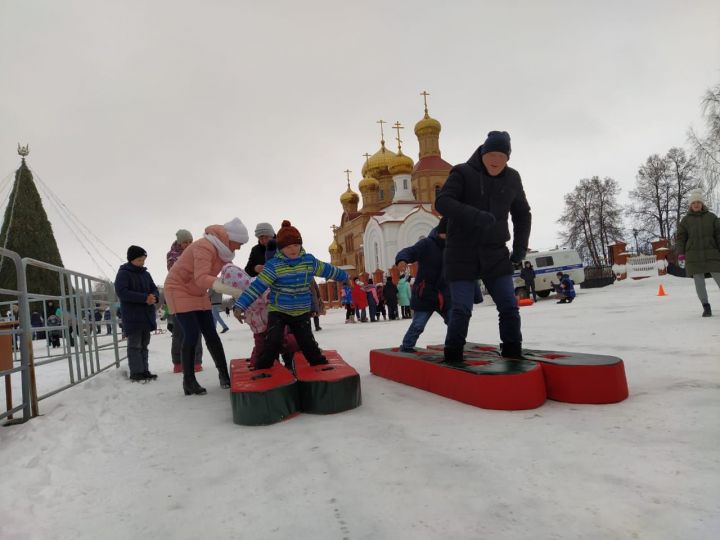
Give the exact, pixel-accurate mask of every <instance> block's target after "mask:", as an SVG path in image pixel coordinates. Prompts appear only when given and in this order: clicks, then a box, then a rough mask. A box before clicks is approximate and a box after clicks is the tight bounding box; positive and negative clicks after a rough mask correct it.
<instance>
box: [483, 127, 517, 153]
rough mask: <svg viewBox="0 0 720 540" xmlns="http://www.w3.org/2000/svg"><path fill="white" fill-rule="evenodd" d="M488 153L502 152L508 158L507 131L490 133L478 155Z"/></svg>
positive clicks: (509, 149) (508, 135) (508, 136)
mask: <svg viewBox="0 0 720 540" xmlns="http://www.w3.org/2000/svg"><path fill="white" fill-rule="evenodd" d="M488 152H502V153H503V154H505V155H506V156H507V157H508V158H510V152H511V148H510V134H509V133H508V132H507V131H491V132H490V133H488V136H487V139H485V142H484V143H483V145H482V148H481V150H480V155H481V156H482V155H485V154H487V153H488Z"/></svg>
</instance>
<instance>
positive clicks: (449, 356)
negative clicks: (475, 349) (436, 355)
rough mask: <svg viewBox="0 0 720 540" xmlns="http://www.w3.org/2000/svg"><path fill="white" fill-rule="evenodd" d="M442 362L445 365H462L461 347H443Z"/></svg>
mask: <svg viewBox="0 0 720 540" xmlns="http://www.w3.org/2000/svg"><path fill="white" fill-rule="evenodd" d="M443 356H444V360H443V361H444V362H445V363H446V364H462V363H463V348H462V347H445V349H444V350H443Z"/></svg>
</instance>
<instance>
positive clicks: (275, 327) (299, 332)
mask: <svg viewBox="0 0 720 540" xmlns="http://www.w3.org/2000/svg"><path fill="white" fill-rule="evenodd" d="M286 326H289V327H290V331H291V332H292V333H293V335H294V336H295V341H297V344H298V346H299V347H300V350H301V351H302V353H303V354H304V355H305V358H307V361H308V362H309V363H310V364H311V365H313V364H324V363H325V362H326V360H325V357H324V356H323V355H322V351H321V350H320V346H319V345H318V344H317V341H315V337H314V336H313V333H312V328H311V327H310V313H304V314H302V315H297V316H295V317H293V316H292V315H288V314H286V313H281V312H279V311H271V312H269V313H268V327H267V333H266V334H265V344H264V345H265V346H264V348H263V351H262V354H261V355H260V358H258V361H257V363H256V364H255V367H256V369H267V368H269V367H271V366H272V365H273V362H274V361H275V358H277V357H278V355H279V354H280V350H281V349H282V345H283V336H284V334H285V327H286Z"/></svg>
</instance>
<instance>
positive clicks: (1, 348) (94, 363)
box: [0, 248, 127, 423]
mask: <svg viewBox="0 0 720 540" xmlns="http://www.w3.org/2000/svg"><path fill="white" fill-rule="evenodd" d="M0 254H2V255H4V256H5V257H7V258H8V259H11V260H12V261H13V262H14V263H15V271H16V275H17V289H16V290H4V289H0V294H3V295H5V296H9V297H11V300H10V301H5V302H0V313H1V314H2V315H3V316H5V315H6V314H7V315H8V316H7V317H6V319H9V320H6V321H4V322H3V323H0V339H2V341H0V376H4V378H5V402H6V407H5V409H6V410H5V411H4V412H2V413H0V419H4V418H7V419H8V420H9V422H8V423H16V422H24V421H27V420H29V419H30V418H32V417H35V416H37V415H38V414H39V402H40V401H42V400H43V399H46V398H48V397H51V396H53V395H55V394H58V393H60V392H62V391H63V390H66V389H68V388H71V387H73V386H75V385H76V384H79V383H81V382H83V381H86V380H88V379H90V378H91V377H94V376H95V375H97V374H98V373H101V372H103V371H105V370H107V369H109V368H111V367H119V366H120V362H121V361H122V360H124V359H126V358H127V354H126V346H125V345H124V344H122V336H121V335H120V332H119V321H118V319H117V315H116V313H115V311H116V310H115V306H116V305H117V298H116V296H115V290H114V287H113V285H112V283H110V282H109V281H107V280H103V279H100V278H97V277H94V276H89V275H87V274H83V273H81V272H76V271H73V270H68V269H66V268H62V267H59V266H55V265H52V264H48V263H45V262H42V261H37V260H34V259H29V258H25V259H20V257H19V256H18V254H17V253H14V252H12V251H9V250H4V249H2V248H0ZM31 269H33V271H37V270H38V269H40V270H43V271H45V272H48V273H51V274H53V275H54V276H55V277H56V279H57V280H58V285H59V294H58V295H48V294H40V293H38V292H36V291H28V290H27V275H28V270H31ZM13 305H14V306H17V307H16V310H17V315H13V311H14V310H13ZM102 306H109V307H110V318H109V319H106V318H105V317H104V310H103V309H101V307H102ZM98 310H99V312H100V314H101V315H102V316H101V317H100V320H98V316H97V312H98ZM49 319H50V320H49ZM3 338H4V339H3ZM121 353H122V354H121ZM18 375H19V381H18ZM13 376H14V377H13ZM13 379H14V380H13ZM17 390H20V394H21V396H20V397H21V400H22V403H21V404H19V405H14V404H13V399H14V397H13V391H15V392H17ZM20 411H22V419H19V418H16V417H15V413H17V412H20Z"/></svg>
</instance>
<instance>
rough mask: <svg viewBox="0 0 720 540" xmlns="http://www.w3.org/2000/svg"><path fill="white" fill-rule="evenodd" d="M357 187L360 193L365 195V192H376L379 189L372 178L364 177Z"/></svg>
mask: <svg viewBox="0 0 720 540" xmlns="http://www.w3.org/2000/svg"><path fill="white" fill-rule="evenodd" d="M371 159H372V158H371ZM359 187H360V192H361V193H365V192H366V191H377V190H378V189H380V182H378V181H377V180H376V179H375V178H373V177H372V176H366V177H365V178H363V179H362V180H360V184H359Z"/></svg>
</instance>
